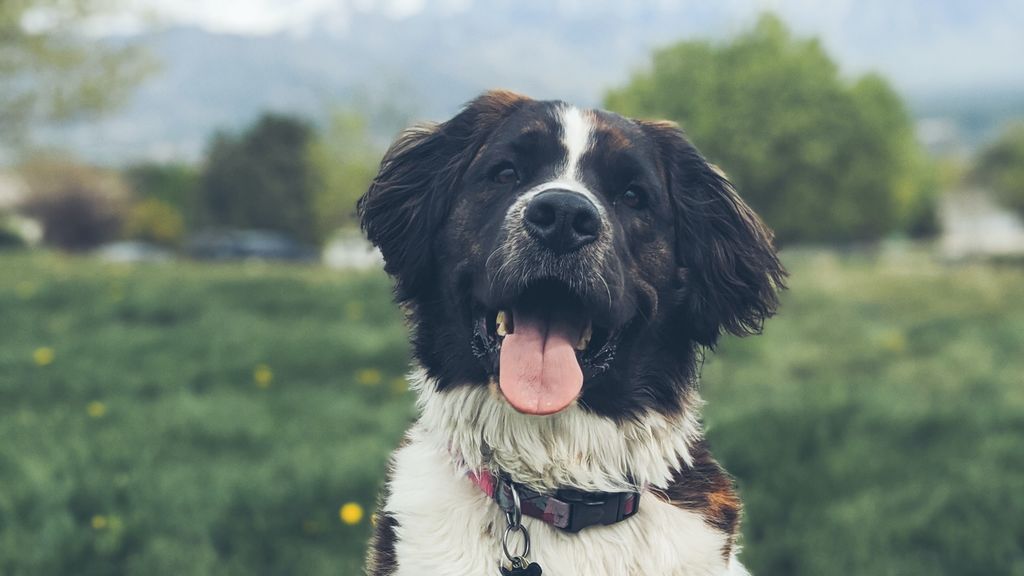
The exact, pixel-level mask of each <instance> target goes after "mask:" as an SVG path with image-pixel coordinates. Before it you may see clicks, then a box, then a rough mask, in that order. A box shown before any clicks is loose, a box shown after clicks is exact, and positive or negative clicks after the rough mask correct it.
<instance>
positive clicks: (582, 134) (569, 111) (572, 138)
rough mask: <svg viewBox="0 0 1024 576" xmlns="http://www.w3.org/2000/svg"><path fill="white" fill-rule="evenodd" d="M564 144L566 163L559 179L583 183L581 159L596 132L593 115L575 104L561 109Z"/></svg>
mask: <svg viewBox="0 0 1024 576" xmlns="http://www.w3.org/2000/svg"><path fill="white" fill-rule="evenodd" d="M560 120H561V124H562V145H563V146H565V151H566V155H565V165H564V166H563V168H562V174H561V175H560V177H559V180H569V181H575V182H578V183H580V184H582V180H583V178H582V171H581V169H580V160H581V159H582V158H583V155H584V154H585V153H586V152H587V150H589V149H590V146H591V138H592V137H593V134H594V123H593V115H592V114H590V113H587V112H584V111H583V110H580V109H579V108H577V107H575V106H565V107H563V108H562V110H561V118H560Z"/></svg>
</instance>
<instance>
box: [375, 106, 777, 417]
mask: <svg viewBox="0 0 1024 576" xmlns="http://www.w3.org/2000/svg"><path fill="white" fill-rule="evenodd" d="M359 211H360V216H361V219H362V225H363V228H364V229H365V230H366V233H367V235H368V237H369V238H370V240H371V241H372V242H373V243H374V244H376V245H377V246H378V247H379V248H380V250H381V252H382V253H383V255H384V259H385V262H386V269H387V271H388V272H389V273H390V274H392V275H393V276H394V277H395V278H396V281H397V294H398V299H399V300H400V301H401V302H403V303H405V304H407V305H408V307H409V311H410V313H411V318H412V322H413V326H414V338H413V342H414V347H415V353H416V356H417V358H418V360H419V361H420V363H421V364H422V365H423V367H424V368H425V369H426V370H427V372H428V373H429V374H430V376H432V377H433V378H434V380H435V381H436V382H437V386H438V387H439V388H440V389H442V390H443V389H445V388H449V387H455V386H488V385H495V386H496V388H497V390H499V391H500V393H501V395H502V396H503V397H504V398H505V400H507V401H508V402H509V403H510V404H511V405H512V406H513V407H514V408H515V409H516V410H518V411H520V412H523V413H527V414H537V415H543V414H551V413H556V412H559V411H561V410H563V409H565V408H566V407H568V406H570V405H572V404H573V403H574V402H578V403H579V405H580V406H581V407H582V408H583V409H585V410H589V411H592V412H594V413H597V414H600V415H604V416H609V417H613V418H621V417H628V416H630V415H634V414H636V413H637V412H639V411H642V410H647V409H657V410H662V411H671V410H673V409H677V408H679V407H680V403H681V402H682V399H683V397H684V392H685V391H686V389H687V387H689V386H690V385H691V384H692V381H693V376H694V370H695V364H696V360H697V354H698V349H699V347H700V346H713V345H714V343H715V342H716V340H717V338H718V336H719V335H720V334H721V333H722V332H732V333H735V334H744V333H747V332H750V331H756V330H758V329H759V328H760V325H761V322H762V321H763V320H764V319H765V318H766V317H767V316H769V315H770V314H771V313H772V312H773V311H774V308H775V306H776V294H775V292H776V289H777V288H778V287H779V286H780V285H781V282H782V279H783V277H784V271H783V269H782V267H781V266H780V264H779V262H778V260H777V258H776V255H775V251H774V249H773V248H772V245H771V236H770V233H769V232H768V231H767V229H766V228H765V227H764V226H763V225H762V224H761V222H760V220H759V219H758V218H757V216H756V215H755V214H754V213H753V212H752V211H751V210H750V209H749V208H748V207H747V206H746V205H745V204H744V203H743V201H742V200H740V198H739V197H738V196H737V195H736V194H735V192H734V191H733V190H732V187H731V186H730V184H729V183H728V182H727V181H726V179H725V178H724V176H723V175H722V174H721V173H719V172H718V171H717V170H716V169H714V168H713V167H712V166H711V165H709V164H708V163H707V162H706V161H705V160H704V159H703V158H702V157H701V155H700V154H699V153H698V152H697V150H696V149H695V148H694V147H693V146H691V145H690V144H689V143H688V142H687V141H686V140H685V139H684V137H683V136H682V134H681V133H680V132H679V131H678V130H677V129H676V128H674V127H673V126H672V125H670V124H667V123H652V122H642V121H635V120H629V119H626V118H623V117H621V116H618V115H616V114H612V113H609V112H604V111H598V110H580V109H577V108H575V107H571V106H568V105H566V104H564V103H562V102H551V101H543V102H542V101H535V100H531V99H528V98H525V97H522V96H519V95H515V94H511V93H507V92H490V93H487V94H484V95H483V96H481V97H479V98H477V99H476V100H474V101H473V102H471V103H470V104H469V105H468V106H467V107H466V108H465V109H464V110H463V111H462V112H461V113H460V114H458V115H457V116H456V117H455V118H453V119H451V120H449V121H447V122H445V123H442V124H440V125H437V126H432V127H426V128H419V129H413V130H410V131H408V132H406V133H405V134H404V135H403V136H402V137H401V138H400V139H399V140H398V142H396V143H395V144H394V145H393V146H392V148H391V149H390V150H389V151H388V153H387V155H386V156H385V158H384V160H383V162H382V164H381V169H380V173H379V174H378V176H377V178H376V179H375V181H374V183H373V184H372V186H371V187H370V190H369V191H368V192H367V193H366V195H365V196H364V197H363V198H362V199H361V200H360V203H359Z"/></svg>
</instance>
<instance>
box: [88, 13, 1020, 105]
mask: <svg viewBox="0 0 1024 576" xmlns="http://www.w3.org/2000/svg"><path fill="white" fill-rule="evenodd" d="M483 1H484V0H129V2H131V3H132V7H133V10H134V11H136V12H138V11H144V12H148V13H151V14H156V15H158V19H159V21H161V22H163V23H184V24H192V25H196V26H199V27H202V28H205V29H207V30H210V31H216V32H225V33H233V34H252V35H263V34H275V33H281V32H284V33H293V34H303V33H304V32H306V31H308V30H309V29H310V28H311V27H312V26H317V27H320V28H328V29H333V30H335V31H337V32H338V33H342V34H343V33H344V31H345V27H346V24H347V22H348V21H349V18H350V16H351V14H353V13H354V12H357V11H377V12H382V13H385V14H387V15H389V16H391V17H394V18H408V17H411V16H414V15H416V14H418V13H420V12H421V11H423V10H432V11H442V12H458V11H459V10H463V9H465V8H466V7H467V6H469V5H471V4H472V3H473V2H483ZM552 1H553V2H557V5H558V6H559V9H560V10H562V11H566V12H570V13H576V14H581V15H582V14H585V13H586V14H595V13H596V14H607V15H609V17H614V13H615V11H616V9H618V8H617V7H621V6H622V4H621V2H623V1H625V0H552ZM634 1H636V0H634ZM641 1H643V2H644V3H646V4H648V5H654V6H657V7H658V9H659V10H665V11H671V12H674V13H684V14H685V13H686V11H687V9H688V7H690V8H697V7H699V9H700V11H701V12H703V13H708V12H709V11H710V12H711V13H712V18H714V19H715V20H716V21H717V22H718V23H720V24H724V25H721V26H719V27H718V29H719V30H724V31H725V32H726V33H729V32H735V31H739V30H742V29H744V28H745V27H747V26H749V25H750V23H751V22H752V21H753V19H754V18H756V16H757V14H759V13H760V12H762V11H765V10H771V11H773V12H776V13H777V14H779V15H780V16H782V18H783V19H784V20H785V21H786V22H787V23H788V24H789V25H790V26H791V27H792V28H793V29H794V30H795V31H796V32H797V33H798V34H801V35H815V36H819V37H821V39H822V42H823V43H824V44H825V46H826V48H827V49H828V50H829V52H830V53H831V54H833V55H834V56H835V57H836V58H837V59H838V60H839V62H840V64H841V66H842V68H843V70H844V71H846V72H849V73H851V74H860V73H863V72H865V71H869V70H876V71H879V72H882V73H883V74H885V75H886V76H888V77H890V78H891V79H892V80H893V81H894V82H895V83H896V84H897V86H898V87H899V88H901V89H902V90H903V91H904V92H909V93H913V92H915V91H917V92H927V91H929V90H933V89H934V88H936V87H937V86H940V85H946V84H955V85H959V86H964V87H977V88H978V89H981V90H985V89H989V88H995V87H999V88H1005V87H1006V86H1007V85H1010V86H1011V87H1015V88H1024V65H1021V63H1020V60H1021V58H1022V57H1024V33H1022V32H1021V31H1022V30H1024V0H827V1H826V0H821V1H818V0H718V1H716V2H710V1H709V0H641ZM634 5H635V4H634ZM136 21H137V20H135V19H133V18H131V17H128V16H125V17H121V18H116V19H113V20H109V21H108V22H107V26H111V27H122V28H128V27H131V26H133V25H134V23H135V22H136Z"/></svg>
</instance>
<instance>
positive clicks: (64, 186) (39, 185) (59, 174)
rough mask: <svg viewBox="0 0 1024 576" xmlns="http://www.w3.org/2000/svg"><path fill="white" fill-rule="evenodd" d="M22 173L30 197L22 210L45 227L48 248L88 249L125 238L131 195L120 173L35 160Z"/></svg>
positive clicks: (44, 234) (64, 160) (24, 202)
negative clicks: (125, 221) (124, 228)
mask: <svg viewBox="0 0 1024 576" xmlns="http://www.w3.org/2000/svg"><path fill="white" fill-rule="evenodd" d="M22 173H23V174H24V176H25V180H26V182H27V183H28V188H29V193H28V196H27V197H26V199H25V200H24V201H23V202H22V203H21V206H20V211H21V212H22V213H24V214H25V215H26V216H29V217H30V218H34V219H36V220H37V221H38V222H39V224H40V226H42V229H43V243H44V244H47V245H50V246H54V247H57V248H60V249H62V250H69V251H81V250H88V249H91V248H95V247H96V246H98V245H100V244H102V243H104V242H107V241H109V240H112V239H114V238H116V237H117V236H118V234H119V233H120V231H121V223H122V222H123V220H124V216H125V209H126V207H127V199H128V193H127V190H126V188H125V186H124V185H123V183H122V182H121V181H120V179H119V178H118V177H117V176H116V175H115V174H112V173H108V172H105V171H102V170H99V169H96V168H92V167H89V166H84V165H81V164H76V163H74V162H71V161H68V160H66V159H59V158H43V159H36V160H32V161H30V162H29V163H27V164H26V165H25V166H23V167H22Z"/></svg>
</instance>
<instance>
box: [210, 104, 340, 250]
mask: <svg viewBox="0 0 1024 576" xmlns="http://www.w3.org/2000/svg"><path fill="white" fill-rule="evenodd" d="M313 137H314V134H313V129H312V127H311V126H310V125H309V124H307V123H306V122H304V121H302V120H298V119H296V118H292V117H289V116H282V115H277V114H267V115H264V116H263V117H262V118H260V119H259V120H258V121H257V122H256V124H255V125H254V126H252V127H251V128H249V129H248V130H246V131H245V132H244V133H242V134H241V135H239V136H234V135H228V134H218V135H216V136H215V137H214V139H213V143H212V144H211V146H210V151H209V155H208V158H207V164H206V167H205V169H204V170H203V173H202V176H201V178H200V184H199V205H200V211H201V213H202V220H203V224H205V225H207V226H213V227H223V228H258V229H263V230H274V231H278V232H283V233H286V234H288V235H290V236H292V237H294V238H296V239H298V240H302V241H305V242H319V241H320V240H322V238H321V235H320V232H319V231H320V229H319V227H318V225H317V220H316V215H315V206H314V200H315V194H316V190H317V189H318V186H319V184H318V179H319V176H318V174H317V172H316V170H315V169H314V166H313V163H312V161H311V158H310V147H311V145H312V142H313Z"/></svg>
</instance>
